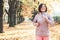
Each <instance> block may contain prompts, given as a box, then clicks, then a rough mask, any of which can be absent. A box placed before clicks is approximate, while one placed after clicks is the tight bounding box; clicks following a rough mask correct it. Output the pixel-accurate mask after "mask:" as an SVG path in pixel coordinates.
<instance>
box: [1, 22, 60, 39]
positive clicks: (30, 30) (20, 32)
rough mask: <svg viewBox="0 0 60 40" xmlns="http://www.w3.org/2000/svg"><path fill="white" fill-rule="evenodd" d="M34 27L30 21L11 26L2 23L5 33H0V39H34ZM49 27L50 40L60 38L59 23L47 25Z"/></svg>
mask: <svg viewBox="0 0 60 40" xmlns="http://www.w3.org/2000/svg"><path fill="white" fill-rule="evenodd" d="M35 28H36V27H35V26H33V23H32V22H23V23H21V24H18V25H16V26H15V27H11V28H10V27H8V24H4V32H5V33H0V40H36V39H35V33H36V32H35ZM49 29H50V40H60V25H59V24H58V25H55V26H54V27H49Z"/></svg>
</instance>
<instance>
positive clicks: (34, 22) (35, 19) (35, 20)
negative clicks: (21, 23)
mask: <svg viewBox="0 0 60 40" xmlns="http://www.w3.org/2000/svg"><path fill="white" fill-rule="evenodd" d="M33 25H34V26H37V25H38V23H37V15H36V16H35V17H34V20H33Z"/></svg>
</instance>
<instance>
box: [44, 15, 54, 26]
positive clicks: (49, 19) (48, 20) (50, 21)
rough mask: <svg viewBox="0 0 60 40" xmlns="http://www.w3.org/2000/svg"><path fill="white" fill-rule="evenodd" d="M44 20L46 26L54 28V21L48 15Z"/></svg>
mask: <svg viewBox="0 0 60 40" xmlns="http://www.w3.org/2000/svg"><path fill="white" fill-rule="evenodd" d="M44 18H45V20H46V21H47V23H48V24H50V25H51V26H54V19H53V18H52V17H51V16H50V15H49V16H48V17H46V16H45V17H44Z"/></svg>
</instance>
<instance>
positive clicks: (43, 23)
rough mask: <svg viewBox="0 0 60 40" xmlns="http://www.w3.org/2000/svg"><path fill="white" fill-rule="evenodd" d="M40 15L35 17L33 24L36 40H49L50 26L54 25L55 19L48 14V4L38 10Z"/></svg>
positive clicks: (41, 5) (42, 5) (40, 6)
mask: <svg viewBox="0 0 60 40" xmlns="http://www.w3.org/2000/svg"><path fill="white" fill-rule="evenodd" d="M38 11H39V13H38V14H37V15H36V16H35V18H34V20H33V22H34V25H35V26H37V28H36V40H49V29H48V26H49V25H48V24H50V25H54V21H53V18H52V17H51V16H50V15H48V14H47V7H46V4H44V3H42V4H40V5H39V8H38Z"/></svg>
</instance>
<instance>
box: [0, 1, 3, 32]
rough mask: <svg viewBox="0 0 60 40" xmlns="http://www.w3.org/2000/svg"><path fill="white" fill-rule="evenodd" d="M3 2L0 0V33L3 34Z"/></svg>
mask: <svg viewBox="0 0 60 40" xmlns="http://www.w3.org/2000/svg"><path fill="white" fill-rule="evenodd" d="M2 18H3V0H0V33H2V32H3V19H2Z"/></svg>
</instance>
